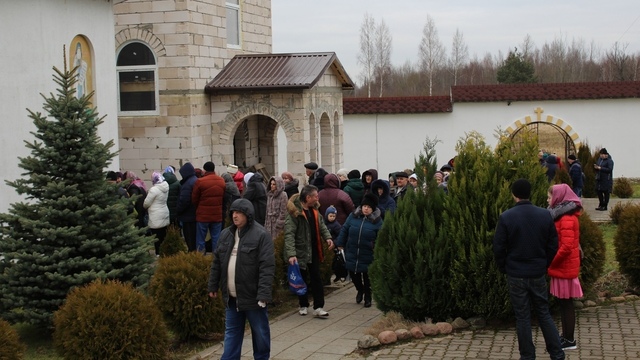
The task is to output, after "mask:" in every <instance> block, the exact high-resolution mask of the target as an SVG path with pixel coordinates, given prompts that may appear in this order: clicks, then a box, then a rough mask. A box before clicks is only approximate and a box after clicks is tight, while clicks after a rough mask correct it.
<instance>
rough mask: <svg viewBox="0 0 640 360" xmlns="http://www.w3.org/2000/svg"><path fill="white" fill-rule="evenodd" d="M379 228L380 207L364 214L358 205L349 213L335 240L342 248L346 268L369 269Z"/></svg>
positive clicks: (380, 219)
mask: <svg viewBox="0 0 640 360" xmlns="http://www.w3.org/2000/svg"><path fill="white" fill-rule="evenodd" d="M380 228H382V217H381V212H380V209H377V208H376V209H375V210H374V211H373V212H372V213H371V214H369V215H368V216H364V214H363V213H362V208H361V207H358V208H357V209H356V211H354V212H353V213H351V214H350V215H349V217H348V218H347V221H346V222H345V223H344V225H343V226H342V231H340V236H339V237H338V240H337V241H336V246H337V247H343V248H344V257H345V260H346V268H347V270H349V271H354V272H367V271H368V270H369V264H371V263H372V262H373V248H374V247H375V243H376V238H377V236H378V231H380Z"/></svg>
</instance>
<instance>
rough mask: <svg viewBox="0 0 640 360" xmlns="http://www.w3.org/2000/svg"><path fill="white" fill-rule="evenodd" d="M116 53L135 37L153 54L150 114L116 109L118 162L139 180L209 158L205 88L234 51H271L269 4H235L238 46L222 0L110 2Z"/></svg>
mask: <svg viewBox="0 0 640 360" xmlns="http://www.w3.org/2000/svg"><path fill="white" fill-rule="evenodd" d="M114 13H115V34H116V35H115V39H116V44H115V47H116V48H115V52H116V54H118V52H119V50H120V49H122V48H123V47H124V46H126V45H127V44H129V43H131V42H134V41H138V42H141V43H144V44H146V45H147V46H148V47H149V48H150V49H151V50H152V51H153V53H154V55H155V57H156V59H157V72H158V76H157V79H158V82H157V86H158V89H159V103H158V105H157V108H158V109H157V111H156V112H155V113H154V114H151V115H149V114H144V115H133V116H132V115H128V114H120V116H119V118H118V125H119V129H120V133H119V137H120V139H119V140H120V141H119V143H120V148H121V153H120V167H121V169H122V170H133V171H136V172H138V175H139V176H140V177H141V178H143V179H144V180H149V179H148V178H149V176H150V175H151V171H153V170H159V169H162V168H164V167H166V166H167V165H173V166H175V167H179V166H181V165H182V164H183V163H184V162H187V161H191V162H193V164H194V166H196V167H201V166H202V164H204V162H206V161H209V160H212V159H213V161H214V162H216V158H215V156H214V155H215V152H213V151H212V138H217V134H216V133H215V132H212V131H213V128H212V124H211V113H212V106H211V101H210V99H209V95H207V94H205V93H204V87H205V85H206V84H207V82H208V81H209V80H211V79H212V78H213V77H215V76H216V75H217V74H218V73H219V72H220V71H221V69H222V68H223V67H224V66H225V65H226V63H228V62H229V60H231V58H233V56H235V55H237V54H242V53H270V52H271V2H270V1H262V0H243V1H240V24H241V31H240V39H241V41H240V46H239V47H237V46H236V47H234V46H227V40H226V38H227V29H226V24H227V22H226V6H225V1H224V0H208V1H204V0H203V1H195V0H175V1H173V0H172V1H165V0H145V1H135V0H130V1H126V2H120V3H117V4H115V5H114Z"/></svg>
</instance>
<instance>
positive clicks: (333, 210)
mask: <svg viewBox="0 0 640 360" xmlns="http://www.w3.org/2000/svg"><path fill="white" fill-rule="evenodd" d="M329 214H338V210H336V208H335V206H333V205H331V206H329V207H328V208H327V211H325V212H324V217H325V218H328V217H329Z"/></svg>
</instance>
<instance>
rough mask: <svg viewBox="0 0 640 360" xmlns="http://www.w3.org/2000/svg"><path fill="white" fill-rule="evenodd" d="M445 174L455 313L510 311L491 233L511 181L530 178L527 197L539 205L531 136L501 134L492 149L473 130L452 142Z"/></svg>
mask: <svg viewBox="0 0 640 360" xmlns="http://www.w3.org/2000/svg"><path fill="white" fill-rule="evenodd" d="M457 153H458V155H457V157H456V163H455V172H453V173H452V174H451V175H450V177H449V183H448V187H449V195H448V196H447V198H446V202H445V208H446V211H445V221H444V227H445V232H446V234H447V236H448V237H449V241H451V242H452V246H453V252H452V254H453V260H452V263H453V264H452V280H451V287H452V294H453V296H452V299H453V301H455V303H456V307H457V308H458V309H459V311H460V313H458V314H457V315H459V316H471V315H482V316H486V317H495V316H504V315H507V314H509V313H510V312H511V305H510V300H509V292H508V289H507V284H506V279H505V277H504V275H502V274H501V273H500V272H499V270H498V268H497V266H496V265H495V261H494V256H493V235H494V233H495V228H496V225H497V223H498V218H499V216H500V214H501V213H502V212H503V211H505V210H507V209H508V208H510V207H511V206H513V199H512V197H511V190H510V185H511V183H512V182H513V181H515V180H516V179H518V178H527V179H529V180H530V181H531V182H532V185H533V186H532V188H533V192H532V202H534V203H537V204H538V205H543V204H542V202H543V201H544V199H546V195H545V194H546V191H547V189H548V182H547V180H546V176H545V175H544V170H543V169H542V168H541V167H540V165H539V163H538V162H537V158H536V154H537V145H536V141H535V139H527V138H524V139H523V143H522V144H519V146H518V147H516V146H515V145H514V144H513V142H512V141H511V139H510V138H508V137H506V136H502V138H501V141H500V144H499V145H498V147H497V149H496V150H495V151H494V150H493V149H492V148H491V147H489V145H488V144H487V143H486V142H485V141H484V138H483V137H482V136H481V135H479V134H478V133H475V132H472V133H470V134H468V135H467V136H466V138H464V139H461V140H460V141H459V142H458V145H457Z"/></svg>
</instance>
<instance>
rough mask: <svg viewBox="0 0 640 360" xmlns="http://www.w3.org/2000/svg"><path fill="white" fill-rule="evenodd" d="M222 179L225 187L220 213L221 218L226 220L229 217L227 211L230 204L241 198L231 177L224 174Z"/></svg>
mask: <svg viewBox="0 0 640 360" xmlns="http://www.w3.org/2000/svg"><path fill="white" fill-rule="evenodd" d="M222 178H223V179H224V185H225V189H224V201H223V202H222V212H223V218H224V219H225V220H226V219H227V218H228V217H229V215H230V211H229V209H230V208H231V204H233V202H234V201H236V200H238V199H240V198H241V197H242V196H241V195H240V190H238V186H237V185H236V182H235V181H233V177H232V176H231V174H229V173H224V174H222ZM223 221H224V220H223Z"/></svg>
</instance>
